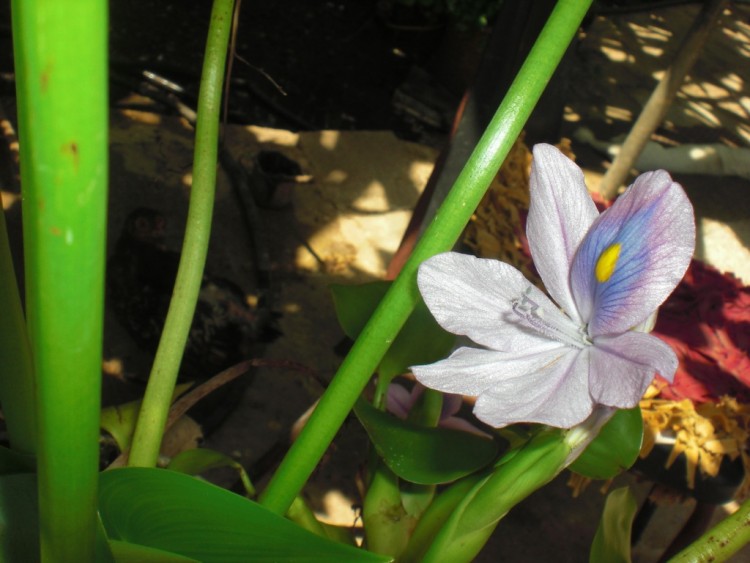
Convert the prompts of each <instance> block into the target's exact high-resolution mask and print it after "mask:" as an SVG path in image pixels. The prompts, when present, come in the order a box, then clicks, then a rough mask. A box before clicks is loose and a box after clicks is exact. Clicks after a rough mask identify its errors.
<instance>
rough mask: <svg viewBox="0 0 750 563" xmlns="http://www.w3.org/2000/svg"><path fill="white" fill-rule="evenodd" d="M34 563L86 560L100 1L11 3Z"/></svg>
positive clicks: (99, 199)
mask: <svg viewBox="0 0 750 563" xmlns="http://www.w3.org/2000/svg"><path fill="white" fill-rule="evenodd" d="M12 10H13V41H14V54H15V68H16V77H17V83H16V84H17V100H18V122H19V138H20V143H21V184H22V190H23V224H24V242H25V260H26V262H25V270H26V300H27V302H26V312H27V319H28V333H29V340H30V343H31V349H32V355H33V363H34V367H35V369H36V374H37V377H38V380H37V384H38V387H37V392H38V400H37V409H36V412H37V454H38V457H37V459H38V488H39V518H40V543H41V558H42V560H43V561H79V562H86V561H93V560H94V557H95V538H96V526H97V519H96V492H97V474H98V467H99V444H98V438H99V401H100V388H101V339H102V325H103V322H102V321H103V303H104V251H105V249H104V243H105V240H106V226H105V218H106V203H107V127H108V122H107V104H108V100H107V2H105V1H103V0H79V1H77V2H60V1H56V0H15V1H14V2H13V4H12Z"/></svg>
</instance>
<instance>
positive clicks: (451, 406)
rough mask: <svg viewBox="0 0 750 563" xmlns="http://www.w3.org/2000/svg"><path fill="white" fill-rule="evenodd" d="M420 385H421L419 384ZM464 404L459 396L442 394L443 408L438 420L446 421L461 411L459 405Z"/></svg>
mask: <svg viewBox="0 0 750 563" xmlns="http://www.w3.org/2000/svg"><path fill="white" fill-rule="evenodd" d="M420 385H421V384H420ZM463 402H464V398H463V397H462V396H461V395H455V394H453V393H444V394H443V408H442V410H441V411H440V420H447V419H448V418H450V417H452V416H453V415H454V414H456V413H457V412H458V411H460V410H461V405H462V404H463Z"/></svg>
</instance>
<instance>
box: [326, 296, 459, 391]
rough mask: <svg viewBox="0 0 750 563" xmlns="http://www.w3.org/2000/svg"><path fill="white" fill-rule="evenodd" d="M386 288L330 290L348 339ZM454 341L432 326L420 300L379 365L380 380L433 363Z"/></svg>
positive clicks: (432, 320) (440, 329)
mask: <svg viewBox="0 0 750 563" xmlns="http://www.w3.org/2000/svg"><path fill="white" fill-rule="evenodd" d="M390 284H391V282H373V283H368V284H364V285H338V284H334V285H332V286H331V291H332V293H333V304H334V306H335V308H336V315H337V317H338V319H339V324H341V327H342V328H343V330H344V332H345V333H346V335H347V336H348V337H349V338H352V339H354V338H357V336H359V333H360V332H361V331H362V329H363V328H364V326H365V324H366V323H367V321H368V320H369V318H370V315H372V312H373V311H374V310H375V308H376V307H377V306H378V303H380V300H381V299H382V298H383V296H384V295H385V292H386V291H388V288H389V287H390ZM454 340H455V336H454V335H452V334H450V333H449V332H446V331H445V330H443V329H442V328H441V327H440V325H438V324H437V322H435V319H434V318H433V317H432V314H431V313H430V311H429V310H428V309H427V306H426V305H425V304H424V302H423V301H421V300H420V301H419V303H417V306H416V308H415V309H414V312H413V313H412V314H411V316H410V317H409V319H408V320H407V321H406V324H405V325H404V328H403V329H401V332H400V333H399V335H398V336H397V337H396V340H395V341H394V342H393V344H392V345H391V347H390V349H389V350H388V352H387V353H386V355H385V357H384V358H383V361H382V362H380V367H379V369H378V371H379V373H380V376H381V377H384V378H387V379H390V378H392V377H394V376H396V375H399V374H401V373H404V372H405V371H406V370H407V369H408V368H409V367H410V366H414V365H418V364H430V363H432V362H436V361H437V360H440V359H442V358H444V357H445V356H446V355H447V354H448V352H450V349H451V347H452V346H453V342H454Z"/></svg>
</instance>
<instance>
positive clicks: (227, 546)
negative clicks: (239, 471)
mask: <svg viewBox="0 0 750 563" xmlns="http://www.w3.org/2000/svg"><path fill="white" fill-rule="evenodd" d="M99 511H100V513H101V516H102V520H103V522H104V526H105V528H106V530H107V533H108V535H109V537H110V539H112V540H117V541H125V542H128V543H135V544H139V545H143V546H147V547H151V548H154V549H161V550H164V551H168V552H171V553H176V554H179V555H182V556H184V557H190V558H193V559H197V560H199V561H203V562H205V563H222V562H227V563H228V562H236V561H253V562H256V561H257V562H263V561H268V562H271V561H290V562H291V561H306V562H313V561H320V562H321V563H322V562H327V561H352V562H358V561H361V562H378V561H388V560H389V559H388V558H384V557H380V556H378V555H375V554H373V553H369V552H367V551H364V550H362V549H357V548H353V547H350V546H345V545H342V544H338V543H335V542H332V541H330V540H327V539H325V538H321V537H319V536H316V535H314V534H312V533H310V532H308V531H306V530H303V529H302V528H300V527H299V526H297V525H295V524H293V523H292V522H290V521H289V520H286V519H285V518H282V517H281V516H278V515H277V514H274V513H272V512H270V511H269V510H266V509H265V508H263V507H262V506H260V505H259V504H257V503H255V502H253V501H251V500H248V499H246V498H244V497H241V496H239V495H236V494H234V493H231V492H229V491H226V490H224V489H221V488H219V487H216V486H214V485H212V484H210V483H207V482H205V481H202V480H200V479H196V478H194V477H190V476H188V475H185V474H183V473H177V472H174V471H169V470H165V469H153V468H144V467H128V468H123V469H113V470H111V471H105V472H104V473H102V474H101V479H100V483H99Z"/></svg>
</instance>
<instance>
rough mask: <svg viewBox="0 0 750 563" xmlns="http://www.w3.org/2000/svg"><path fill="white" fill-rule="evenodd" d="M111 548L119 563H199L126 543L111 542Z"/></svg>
mask: <svg viewBox="0 0 750 563" xmlns="http://www.w3.org/2000/svg"><path fill="white" fill-rule="evenodd" d="M109 546H110V547H111V548H112V553H113V554H114V556H115V561H117V563H198V560H197V559H192V558H191V557H184V556H182V555H177V554H176V553H169V552H168V551H164V550H162V549H154V548H153V547H146V546H144V545H138V544H135V543H128V542H125V541H119V540H110V541H109Z"/></svg>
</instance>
